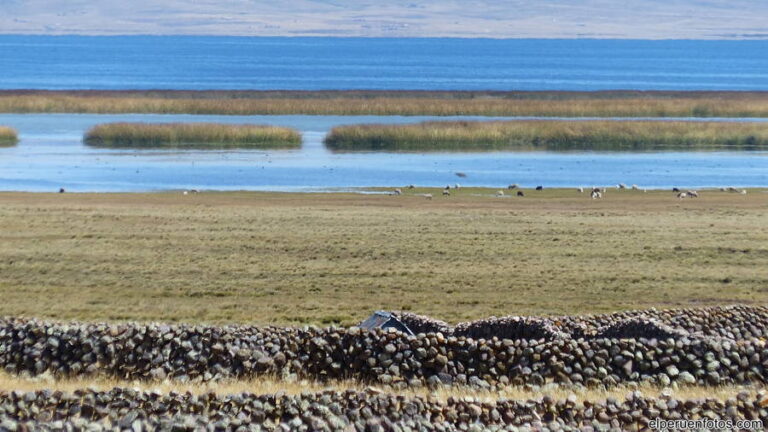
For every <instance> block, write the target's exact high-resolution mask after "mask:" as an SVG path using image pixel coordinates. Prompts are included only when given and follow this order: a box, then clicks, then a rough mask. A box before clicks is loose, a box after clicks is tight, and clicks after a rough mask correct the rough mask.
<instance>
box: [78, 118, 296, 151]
mask: <svg viewBox="0 0 768 432" xmlns="http://www.w3.org/2000/svg"><path fill="white" fill-rule="evenodd" d="M83 141H84V142H85V143H86V144H88V145H91V146H96V147H113V148H210V149H220V148H246V149H289V148H299V147H300V146H301V134H299V132H297V131H295V130H293V129H290V128H285V127H275V126H262V125H231V124H220V123H159V124H149V123H107V124H101V125H97V126H94V127H93V128H91V129H90V130H88V132H86V134H85V136H84V137H83Z"/></svg>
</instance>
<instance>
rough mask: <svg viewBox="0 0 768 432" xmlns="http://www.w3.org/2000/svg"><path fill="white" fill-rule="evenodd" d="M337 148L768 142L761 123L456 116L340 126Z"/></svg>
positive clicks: (331, 139) (737, 146)
mask: <svg viewBox="0 0 768 432" xmlns="http://www.w3.org/2000/svg"><path fill="white" fill-rule="evenodd" d="M325 143H326V145H327V146H328V147H329V148H331V149H333V150H338V151H378V150H387V151H461V150H609V151H613V150H616V151H620V150H632V151H636V150H658V149H663V150H672V149H675V150H680V149H683V150H706V149H723V148H727V149H729V150H745V149H762V148H768V125H765V124H761V123H736V122H731V123H724V122H666V121H663V122H660V121H605V120H585V121H563V120H526V121H491V122H487V121H485V122H478V121H453V122H423V123H417V124H401V125H384V124H368V125H349V126H338V127H335V128H333V129H332V130H331V132H330V133H329V134H328V136H327V137H326V138H325Z"/></svg>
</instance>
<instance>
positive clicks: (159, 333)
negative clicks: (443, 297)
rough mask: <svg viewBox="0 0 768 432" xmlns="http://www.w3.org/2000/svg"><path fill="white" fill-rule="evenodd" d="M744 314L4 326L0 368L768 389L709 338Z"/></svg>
mask: <svg viewBox="0 0 768 432" xmlns="http://www.w3.org/2000/svg"><path fill="white" fill-rule="evenodd" d="M734 310H736V311H737V312H734ZM745 310H746V309H738V308H737V309H734V308H712V309H708V310H705V311H706V312H707V313H709V314H710V315H717V314H728V316H729V317H731V318H734V320H735V322H731V321H728V320H725V319H719V318H716V317H708V318H706V313H702V312H701V311H700V310H690V311H691V313H690V315H691V316H692V318H690V320H688V321H685V320H682V318H680V317H681V316H682V315H684V312H682V311H674V312H666V313H665V312H661V313H658V312H649V313H648V316H649V317H650V316H655V317H661V319H658V321H659V322H655V321H653V320H648V321H644V318H643V317H642V316H632V315H631V314H630V316H623V315H620V314H616V319H614V320H613V321H611V320H610V319H607V318H601V319H600V320H598V321H597V323H595V324H590V325H589V326H585V325H582V327H581V328H582V331H583V332H584V335H582V337H578V338H575V337H573V334H568V333H567V332H566V331H565V330H563V329H568V328H572V327H573V326H572V325H571V324H573V323H576V324H579V323H581V324H583V323H584V322H586V321H584V318H578V317H573V318H569V320H570V321H566V320H546V319H533V318H531V319H526V318H522V319H515V318H507V319H496V318H494V319H490V320H481V321H477V322H475V323H470V324H467V325H459V326H456V327H455V328H449V329H446V331H445V332H431V331H430V332H427V333H424V332H420V333H418V334H417V335H415V336H411V335H407V334H404V333H400V332H397V331H393V330H381V329H376V330H372V331H367V330H362V329H359V328H355V327H353V328H349V329H340V328H334V327H329V328H315V327H306V328H290V327H288V328H282V327H252V326H221V327H216V326H189V325H173V326H169V325H159V324H149V325H140V324H119V325H110V324H83V323H69V324H64V323H56V322H49V321H41V320H34V319H0V367H2V368H3V369H4V370H5V371H7V372H9V373H12V374H31V375H37V374H43V373H51V374H54V375H57V376H80V375H94V374H98V375H106V376H111V377H118V378H126V379H154V380H162V379H166V378H173V379H178V380H181V381H190V380H199V381H210V380H219V379H223V378H238V377H253V376H258V375H272V376H278V377H290V378H307V379H312V380H320V381H322V380H329V379H355V380H358V381H362V382H370V383H382V384H387V385H391V386H394V387H406V386H422V385H429V386H440V385H452V384H460V385H471V386H476V387H481V388H490V387H495V386H497V387H504V386H507V385H510V384H516V385H525V384H531V385H543V384H547V383H558V384H567V385H586V386H615V385H617V384H621V383H626V382H638V381H649V382H654V383H659V384H662V385H669V384H671V383H680V384H694V383H698V384H708V385H722V384H734V383H735V384H742V383H752V382H759V383H764V382H766V381H767V378H768V347H766V346H765V344H764V342H763V341H762V340H760V339H755V338H748V339H732V338H726V337H720V336H719V337H711V336H705V335H704V334H716V335H722V334H730V335H733V336H734V337H735V335H736V334H739V335H745V334H749V335H750V336H751V335H754V334H759V333H761V332H763V331H764V330H765V329H764V328H758V327H759V326H761V325H762V324H761V323H763V322H765V321H763V317H762V316H757V315H759V311H762V313H765V311H764V310H762V309H759V308H755V315H754V316H750V318H751V319H750V320H749V323H747V322H746V320H747V318H746V317H747V314H746V313H745V312H744V311H745ZM664 317H667V318H666V319H664ZM736 317H741V318H739V319H741V321H739V319H736ZM408 319H411V320H412V321H413V319H412V318H408ZM653 319H654V320H655V319H657V318H653ZM673 319H674V320H677V321H678V322H683V321H685V322H690V323H698V324H695V325H694V327H693V328H694V329H698V330H697V333H692V332H688V331H687V330H685V329H683V328H681V327H671V326H670V325H669V324H668V323H669V322H670V321H672V320H673ZM564 322H569V323H571V324H568V325H565V324H563V323H564ZM726 322H727V328H728V330H727V331H723V332H720V331H718V330H717V325H718V324H717V323H726ZM409 323H410V322H409ZM598 324H599V326H598ZM441 325H442V324H441ZM737 325H744V327H745V329H749V330H745V331H739V332H736V331H734V330H733V327H734V326H737ZM569 326H571V327H569ZM751 327H754V331H753V329H752V328H751ZM592 329H594V330H592Z"/></svg>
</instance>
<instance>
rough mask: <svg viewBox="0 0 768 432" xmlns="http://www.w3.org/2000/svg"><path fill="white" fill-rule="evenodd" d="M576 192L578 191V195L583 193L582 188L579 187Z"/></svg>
mask: <svg viewBox="0 0 768 432" xmlns="http://www.w3.org/2000/svg"><path fill="white" fill-rule="evenodd" d="M576 190H577V191H579V193H584V188H583V187H580V188H578V189H576Z"/></svg>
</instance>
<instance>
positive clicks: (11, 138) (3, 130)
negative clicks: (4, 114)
mask: <svg viewBox="0 0 768 432" xmlns="http://www.w3.org/2000/svg"><path fill="white" fill-rule="evenodd" d="M17 142H19V135H18V134H17V133H16V131H15V130H14V129H12V128H9V127H8V126H0V147H10V146H13V145H16V143H17Z"/></svg>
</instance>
